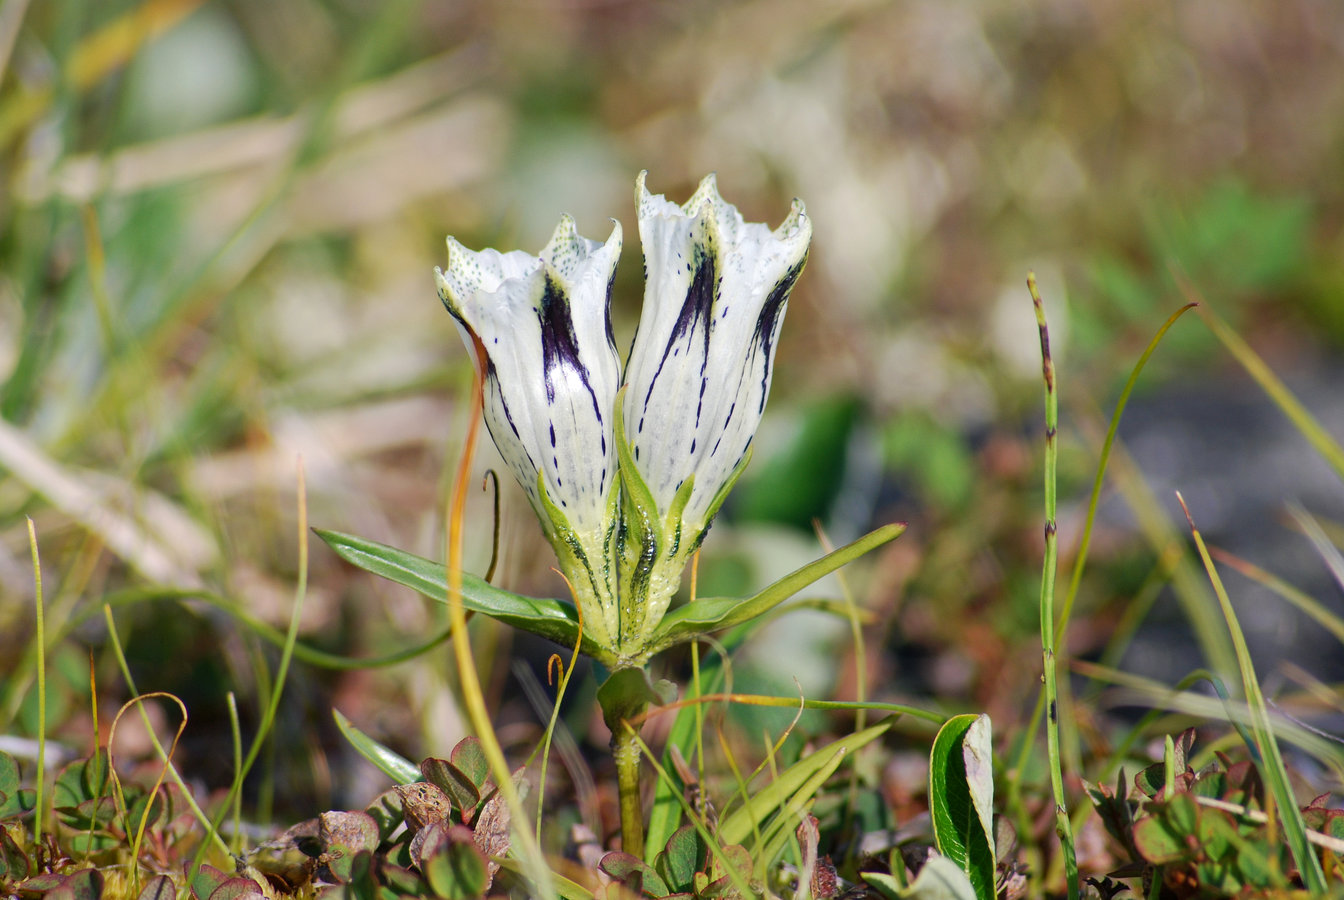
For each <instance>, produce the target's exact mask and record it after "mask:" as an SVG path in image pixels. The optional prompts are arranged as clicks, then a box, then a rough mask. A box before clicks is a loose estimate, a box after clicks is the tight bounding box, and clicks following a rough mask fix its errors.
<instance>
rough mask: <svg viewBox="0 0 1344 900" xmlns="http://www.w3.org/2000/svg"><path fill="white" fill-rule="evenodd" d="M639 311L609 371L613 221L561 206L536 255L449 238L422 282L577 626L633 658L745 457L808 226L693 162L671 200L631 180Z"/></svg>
mask: <svg viewBox="0 0 1344 900" xmlns="http://www.w3.org/2000/svg"><path fill="white" fill-rule="evenodd" d="M635 192H636V197H635V199H636V205H637V207H638V214H639V236H640V241H641V243H642V245H643V251H644V279H645V287H644V311H643V315H642V317H641V319H640V323H639V329H638V331H637V332H636V336H635V340H634V345H633V346H632V348H631V350H630V354H629V358H628V360H627V362H626V366H625V372H624V378H623V379H622V375H621V369H620V363H619V357H618V355H617V352H616V347H615V343H614V341H613V338H612V332H611V316H610V307H611V289H612V282H613V278H614V275H615V271H616V263H617V259H618V257H619V256H620V250H621V227H620V225H619V223H617V224H616V225H615V227H614V228H613V229H612V232H611V236H610V237H608V238H607V240H606V242H605V243H602V242H598V241H591V240H587V239H585V238H583V237H581V236H580V235H579V234H578V233H577V231H576V230H575V226H574V221H573V220H572V219H571V218H569V217H568V216H565V217H563V218H561V220H560V224H559V225H558V226H557V227H556V229H555V234H554V235H553V236H552V237H551V240H550V243H548V244H547V245H546V247H545V248H544V249H543V250H542V251H541V253H540V255H538V256H531V255H529V254H527V253H524V252H522V251H513V252H510V253H500V252H498V251H496V250H490V249H487V250H482V251H479V252H474V251H471V250H468V249H466V248H465V247H463V246H462V245H461V244H459V243H458V242H457V241H455V240H454V239H452V238H451V237H450V238H449V239H448V268H447V270H446V271H442V270H436V279H437V282H438V288H439V296H440V297H441V298H442V299H443V302H444V305H445V306H447V308H448V310H449V312H451V313H452V314H453V316H454V318H456V319H457V321H458V323H459V324H460V325H461V327H462V330H463V331H464V337H465V339H466V341H467V344H468V346H469V347H470V348H471V349H472V351H473V353H474V354H475V357H476V363H477V365H478V366H479V367H480V369H481V371H482V374H483V376H484V384H485V419H486V423H487V425H488V426H489V429H490V435H491V437H492V438H493V439H494V441H495V446H496V447H498V448H499V451H500V454H501V455H502V456H503V458H504V459H505V461H506V462H507V463H508V465H509V467H510V468H511V469H512V470H513V473H514V475H515V477H517V479H518V482H519V484H521V485H522V487H523V490H524V491H526V493H527V496H528V499H529V500H530V501H531V503H532V507H533V509H534V510H535V511H536V513H537V516H538V518H539V519H540V520H541V523H542V527H543V528H544V529H545V531H546V536H547V538H548V539H549V540H550V542H551V545H552V546H553V547H554V548H555V552H556V555H557V557H558V558H559V561H560V566H561V569H562V571H563V572H564V574H565V576H566V578H567V579H568V580H569V583H570V586H571V588H572V590H573V592H574V599H575V602H576V603H577V605H578V608H579V611H580V613H581V615H582V621H583V629H584V632H585V634H586V635H587V636H588V637H589V638H591V639H592V640H593V642H594V643H595V644H597V645H599V646H601V647H602V648H604V649H605V650H607V651H609V655H608V661H610V662H612V663H613V664H614V665H616V666H617V667H624V666H632V665H641V664H642V663H644V662H645V661H646V660H647V658H648V656H649V654H650V653H651V652H652V651H653V649H655V648H653V647H652V646H651V644H650V638H651V636H652V635H653V632H654V629H655V628H656V627H657V625H658V623H659V622H660V621H661V620H662V618H663V616H664V614H665V613H666V612H667V609H668V605H669V604H670V603H671V601H672V598H673V596H674V595H675V593H676V591H677V588H678V586H679V585H680V583H681V576H682V571H683V569H684V568H685V566H686V563H687V562H688V561H689V560H690V558H691V556H692V554H693V553H694V552H695V550H696V548H698V547H699V546H700V542H701V541H702V540H703V538H704V536H705V533H706V531H707V530H708V528H709V525H710V523H711V522H712V520H713V518H714V515H715V513H716V512H717V511H718V509H719V507H720V506H721V505H722V503H723V501H724V498H725V497H726V496H727V494H728V491H729V490H730V489H731V488H732V486H733V483H734V482H735V481H736V480H737V478H738V476H739V475H740V474H741V472H742V470H743V468H744V467H745V466H746V464H747V460H748V459H749V457H750V455H751V444H752V438H753V436H754V435H755V433H756V428H757V426H758V425H759V424H760V420H761V414H762V412H763V411H764V409H765V401H766V397H767V396H768V394H769V392H770V378H771V374H772V371H771V369H772V365H773V362H774V355H775V347H776V343H777V339H778V336H779V330H780V326H781V324H782V323H783V320H784V312H785V309H786V307H787V305H788V298H789V292H790V291H791V290H792V288H793V285H794V283H795V282H796V281H797V278H798V275H799V273H801V272H802V269H803V265H804V263H805V262H806V260H807V252H808V247H809V244H810V243H811V239H812V223H811V221H810V220H809V219H808V217H807V214H806V213H805V212H804V210H803V205H802V203H800V202H798V201H794V204H793V209H792V211H791V212H790V213H789V215H788V217H787V218H786V219H785V220H784V223H783V224H782V225H780V226H779V227H778V228H777V229H775V230H773V231H772V230H770V229H769V228H768V227H767V226H765V225H761V224H755V223H748V222H745V221H743V218H742V216H741V214H740V213H738V211H737V209H736V208H734V207H733V206H732V205H731V204H729V203H727V202H725V201H724V200H723V198H722V197H720V196H719V193H718V190H717V188H716V185H715V182H714V177H713V176H712V175H711V176H709V177H707V178H705V179H704V181H702V182H701V183H700V187H699V189H698V190H696V192H695V194H694V195H693V196H692V197H691V199H690V200H688V201H687V202H686V203H684V204H682V205H680V206H678V205H677V204H675V203H672V202H670V201H668V200H667V199H665V198H664V197H663V196H662V195H656V194H650V193H649V192H648V190H647V189H646V188H645V186H644V175H643V174H642V173H641V175H640V177H639V180H638V182H637V184H636V188H635Z"/></svg>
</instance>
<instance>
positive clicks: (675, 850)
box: [653, 825, 707, 891]
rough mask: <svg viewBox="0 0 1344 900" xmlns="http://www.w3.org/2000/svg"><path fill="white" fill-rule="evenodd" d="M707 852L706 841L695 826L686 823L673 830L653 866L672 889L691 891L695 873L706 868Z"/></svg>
mask: <svg viewBox="0 0 1344 900" xmlns="http://www.w3.org/2000/svg"><path fill="white" fill-rule="evenodd" d="M706 852H707V850H706V847H705V842H704V841H703V840H702V839H701V837H700V833H699V832H698V831H696V829H695V826H694V825H686V826H683V827H681V828H679V829H677V830H676V831H675V832H673V834H672V837H671V838H669V839H668V841H667V846H666V847H665V848H664V849H663V851H662V852H661V853H659V854H658V858H657V859H656V860H654V863H653V867H654V868H655V869H657V870H658V874H659V875H661V876H662V878H663V880H664V881H666V882H667V885H668V887H669V888H670V889H671V890H672V891H689V890H691V881H692V879H693V878H694V877H695V873H696V872H698V871H700V870H701V869H702V868H704V867H703V865H702V863H703V861H704V858H705V853H706Z"/></svg>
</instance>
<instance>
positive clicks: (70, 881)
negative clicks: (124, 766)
mask: <svg viewBox="0 0 1344 900" xmlns="http://www.w3.org/2000/svg"><path fill="white" fill-rule="evenodd" d="M100 752H103V753H105V752H106V751H105V750H104V751H100ZM95 757H96V755H95ZM105 774H106V772H105V771H104V775H105ZM61 888H64V889H66V890H67V891H68V892H69V896H72V897H74V900H100V898H101V897H102V896H103V873H102V872H99V871H98V870H97V869H80V870H79V871H78V872H73V873H71V874H70V875H68V876H66V879H65V881H64V883H62V885H61Z"/></svg>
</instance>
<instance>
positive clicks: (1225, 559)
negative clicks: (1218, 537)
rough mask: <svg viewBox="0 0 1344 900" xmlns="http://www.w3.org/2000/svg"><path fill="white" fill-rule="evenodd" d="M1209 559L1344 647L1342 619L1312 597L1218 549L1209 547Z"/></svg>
mask: <svg viewBox="0 0 1344 900" xmlns="http://www.w3.org/2000/svg"><path fill="white" fill-rule="evenodd" d="M1209 556H1211V557H1213V558H1214V560H1215V561H1217V562H1220V563H1222V564H1223V565H1226V566H1231V567H1232V568H1233V569H1236V570H1237V571H1238V572H1240V573H1241V574H1242V575H1245V576H1246V577H1247V578H1249V579H1251V580H1252V581H1255V582H1258V583H1259V584H1260V585H1262V586H1264V587H1266V588H1269V589H1270V590H1271V591H1273V592H1274V593H1276V594H1278V595H1279V596H1280V597H1282V598H1283V599H1284V600H1287V601H1288V602H1289V603H1291V604H1292V605H1293V606H1295V607H1296V608H1297V609H1298V610H1300V611H1301V612H1303V613H1305V614H1306V615H1308V616H1310V617H1311V618H1312V619H1314V620H1315V621H1316V624H1318V625H1320V626H1321V627H1322V628H1324V629H1325V630H1326V631H1328V632H1330V633H1331V634H1332V635H1334V637H1335V640H1337V641H1339V642H1340V643H1341V644H1344V619H1342V618H1340V617H1339V616H1337V615H1335V614H1334V613H1332V612H1331V611H1330V610H1328V609H1326V608H1325V606H1324V605H1322V604H1321V603H1320V602H1319V601H1317V600H1316V599H1315V598H1314V597H1311V596H1309V595H1308V594H1307V593H1306V592H1305V591H1303V590H1301V589H1300V588H1297V587H1294V586H1293V585H1291V584H1289V583H1288V582H1286V581H1284V580H1283V579H1282V578H1280V577H1278V576H1277V575H1275V574H1273V573H1272V572H1267V571H1265V570H1264V569H1262V568H1260V567H1259V566H1257V565H1255V564H1254V563H1252V562H1249V561H1247V560H1244V559H1242V558H1241V557H1240V556H1237V555H1235V554H1233V553H1229V552H1227V551H1226V550H1223V549H1222V548H1220V547H1210V548H1209Z"/></svg>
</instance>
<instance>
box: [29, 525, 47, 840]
mask: <svg viewBox="0 0 1344 900" xmlns="http://www.w3.org/2000/svg"><path fill="white" fill-rule="evenodd" d="M28 548H29V550H31V551H32V554H33V588H34V594H35V597H34V600H33V603H34V612H35V615H36V617H37V807H36V809H35V811H34V814H33V815H34V822H33V834H34V836H36V837H37V839H38V840H39V841H41V839H42V805H43V802H44V800H45V797H44V796H43V794H44V792H45V785H46V779H47V623H46V613H45V611H44V610H43V608H42V606H43V604H42V559H41V557H40V556H39V554H38V552H37V529H36V528H35V527H34V526H33V520H32V519H31V518H29V519H28Z"/></svg>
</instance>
